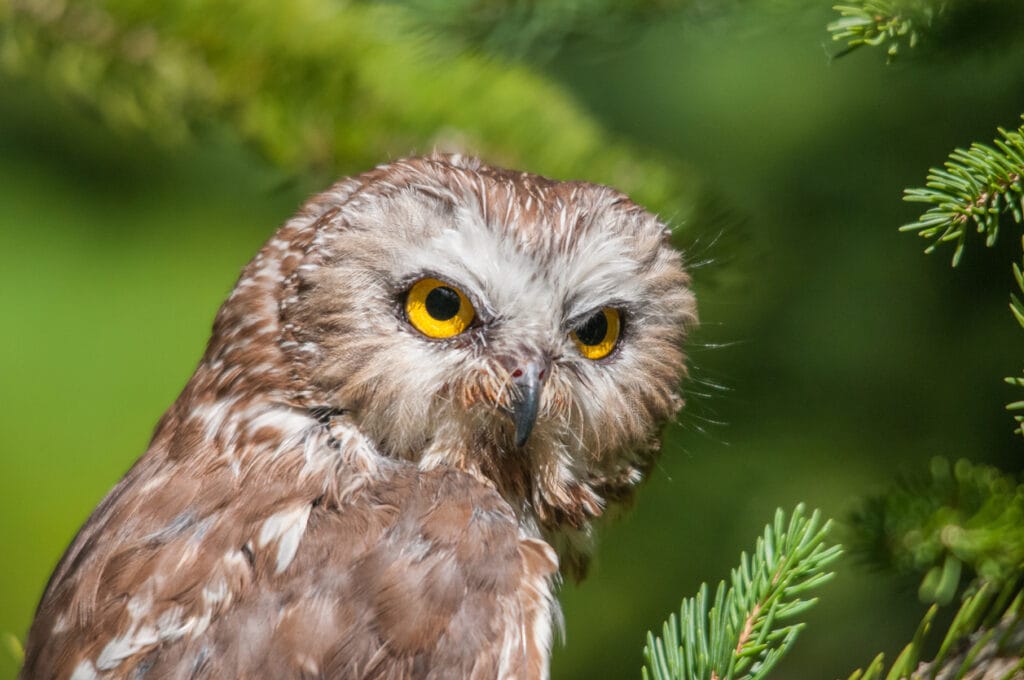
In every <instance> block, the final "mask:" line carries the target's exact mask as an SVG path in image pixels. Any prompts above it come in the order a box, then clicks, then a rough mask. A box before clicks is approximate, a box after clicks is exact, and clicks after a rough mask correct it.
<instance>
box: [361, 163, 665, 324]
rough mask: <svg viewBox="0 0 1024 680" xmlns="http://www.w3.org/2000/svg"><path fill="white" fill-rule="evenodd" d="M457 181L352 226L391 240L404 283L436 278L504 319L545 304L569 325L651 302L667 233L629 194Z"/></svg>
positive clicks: (384, 199) (388, 201)
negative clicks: (651, 273) (595, 312)
mask: <svg viewBox="0 0 1024 680" xmlns="http://www.w3.org/2000/svg"><path fill="white" fill-rule="evenodd" d="M457 180H458V181H451V178H448V181H447V182H430V183H427V182H415V183H410V184H409V185H407V186H405V187H403V188H401V189H399V190H397V191H393V192H389V193H388V194H387V195H382V196H378V197H376V198H375V199H371V200H370V201H367V202H366V203H364V204H363V208H362V211H361V212H362V214H361V215H359V216H356V217H355V220H354V221H355V222H357V223H361V224H362V226H364V227H366V228H367V229H369V230H371V231H373V232H374V233H375V234H376V235H377V236H378V237H381V236H385V235H386V238H387V240H388V241H389V242H390V243H389V245H388V247H387V252H388V253H390V255H391V256H390V258H388V259H389V262H390V264H391V273H392V274H393V276H394V277H395V278H396V279H399V280H403V279H405V280H409V279H413V278H415V277H417V276H420V275H424V274H429V275H432V276H437V277H439V278H442V279H446V280H449V281H451V282H452V283H456V284H458V285H460V286H462V287H465V288H468V289H470V291H471V292H474V293H476V294H477V295H478V296H479V297H480V298H482V299H481V302H483V303H485V304H488V305H493V306H494V307H496V308H497V309H496V310H495V311H496V312H508V311H511V310H513V309H514V308H516V307H523V308H524V309H526V308H530V309H534V310H535V309H536V308H537V306H538V304H543V305H544V306H545V307H551V308H558V309H559V310H560V312H561V313H563V314H565V315H567V316H571V315H573V314H582V313H585V312H587V311H590V310H592V309H593V308H594V307H598V306H601V305H605V304H609V303H611V302H617V303H629V302H630V301H631V300H633V299H636V300H640V299H642V297H643V296H644V293H645V289H646V284H645V281H644V273H645V271H646V269H647V268H648V267H649V266H650V263H651V262H652V261H653V260H655V259H656V258H657V256H658V254H659V253H660V252H661V251H662V250H663V249H664V248H665V245H664V238H663V237H664V233H663V232H664V229H663V227H662V225H660V224H659V223H658V222H657V220H656V219H655V218H654V217H653V216H652V215H650V214H649V213H647V212H645V211H643V210H642V209H640V208H639V207H637V206H636V205H635V204H633V203H631V202H630V201H629V200H628V199H627V198H626V197H624V196H623V195H622V194H619V193H618V192H615V191H613V190H611V189H608V188H606V187H601V186H597V185H591V184H584V183H570V182H554V181H551V180H546V179H544V178H539V177H536V176H532V175H523V174H521V173H504V174H499V175H496V176H491V175H487V174H480V173H476V174H466V175H462V176H459V177H457ZM468 292H469V291H468Z"/></svg>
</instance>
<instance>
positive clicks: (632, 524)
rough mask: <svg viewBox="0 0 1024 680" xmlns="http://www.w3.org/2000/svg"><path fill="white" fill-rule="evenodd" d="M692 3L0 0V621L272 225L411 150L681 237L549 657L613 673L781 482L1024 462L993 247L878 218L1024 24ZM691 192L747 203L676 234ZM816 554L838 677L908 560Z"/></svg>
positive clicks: (884, 626)
mask: <svg viewBox="0 0 1024 680" xmlns="http://www.w3.org/2000/svg"><path fill="white" fill-rule="evenodd" d="M420 4H423V3H420ZM486 4H487V3H481V4H480V6H484V5H486ZM497 4H498V6H499V7H500V6H504V5H503V3H497ZM643 4H644V3H641V5H643ZM714 4H715V3H701V2H696V1H695V2H692V3H680V4H678V5H674V4H672V3H666V4H665V9H664V11H661V10H658V11H655V12H653V13H651V14H637V15H631V16H630V17H628V22H629V24H630V31H629V33H627V34H626V35H627V38H626V39H625V40H607V39H605V38H604V37H602V36H600V35H597V36H593V31H591V30H589V29H587V30H584V29H579V30H577V29H574V30H572V31H569V33H568V34H571V36H572V38H571V39H568V40H561V39H560V38H558V36H559V35H561V34H559V33H556V34H552V33H545V32H541V33H540V34H539V35H540V36H541V37H540V38H537V39H534V40H532V41H530V40H524V41H521V42H519V43H515V41H513V42H514V43H515V44H519V45H522V46H525V47H522V48H521V49H518V48H517V49H512V50H504V49H491V48H490V47H488V44H487V43H481V42H477V43H474V42H473V40H472V39H467V38H466V37H464V36H459V35H449V34H448V33H445V32H444V30H447V29H442V28H438V27H437V26H438V25H440V24H433V25H432V24H430V23H429V22H424V21H423V15H422V14H417V11H418V10H415V9H414V8H412V9H411V8H409V7H407V6H406V3H400V2H394V3H391V4H385V5H381V4H375V3H353V2H341V1H336V2H334V1H329V0H321V1H315V0H301V1H300V2H297V3H270V2H255V3H243V2H241V1H240V0H239V1H237V2H230V1H229V0H206V1H204V2H200V1H199V0H169V1H168V2H160V3H150V2H142V1H140V0H135V1H132V0H109V1H108V2H105V3H100V2H94V1H92V0H76V1H75V2H63V1H62V0H0V69H2V72H3V75H0V311H2V317H0V318H3V322H2V324H3V325H2V330H3V332H2V333H0V376H2V378H0V404H3V406H4V408H2V409H0V554H2V555H4V558H5V559H4V560H3V571H2V572H0V631H13V632H15V633H17V634H19V635H22V634H23V633H24V631H25V630H26V628H27V625H28V622H29V620H30V617H31V614H32V610H33V608H34V606H35V603H36V601H37V599H38V597H39V595H40V593H41V591H42V588H43V586H44V584H45V582H46V578H47V576H48V574H49V572H50V570H51V569H52V567H53V565H54V564H55V562H56V560H57V559H58V557H59V556H60V554H61V552H62V551H63V549H64V547H65V546H66V545H67V542H68V541H69V540H70V538H71V536H72V535H73V533H74V531H75V530H76V529H77V527H78V526H79V525H80V524H81V522H82V521H83V520H84V519H85V517H86V516H87V514H88V513H89V512H90V511H91V509H92V508H93V507H94V506H95V504H96V503H97V502H98V501H99V500H100V498H102V496H103V495H104V494H105V493H106V491H107V490H108V489H109V488H110V487H111V486H112V485H113V483H114V482H115V481H116V480H117V478H118V477H119V475H120V474H122V473H123V472H124V470H126V469H127V467H128V466H129V465H130V464H131V462H132V461H133V460H134V459H135V457H137V456H138V455H139V453H141V451H142V450H143V449H144V448H145V445H146V441H147V439H148V435H149V432H150V431H151V429H152V427H153V424H154V423H155V422H156V420H157V418H158V417H159V416H160V414H161V413H162V412H163V410H164V409H165V408H166V407H167V406H168V405H169V404H170V403H171V402H172V401H173V400H174V398H175V397H176V396H177V392H178V390H180V388H181V387H182V386H183V385H184V382H185V380H186V379H187V377H188V376H189V375H190V373H191V371H192V368H193V367H194V365H195V363H196V361H198V358H199V356H200V354H201V352H202V348H203V346H204V343H205V340H206V337H207V335H208V333H209V327H210V324H211V321H212V318H213V315H214V313H215V311H216V308H217V305H218V304H219V303H220V302H221V301H222V300H223V298H224V297H225V296H226V294H227V292H228V291H229V290H230V288H231V285H232V283H233V281H234V278H235V277H236V276H237V272H238V271H239V269H240V268H241V267H242V266H243V265H244V263H245V262H246V261H247V260H248V258H249V257H251V255H252V254H253V253H254V252H255V251H256V249H257V248H258V247H259V245H260V243H262V241H263V240H264V239H265V238H266V237H267V236H268V235H269V234H270V233H271V232H272V231H273V229H274V228H275V226H276V225H278V224H280V223H281V222H282V221H283V220H284V219H286V218H287V217H288V216H289V215H290V214H291V213H292V212H293V211H294V209H295V208H296V207H297V206H298V205H299V203H300V202H301V201H302V200H303V198H304V196H305V195H307V194H308V193H309V192H310V191H313V190H316V189H320V188H322V187H323V186H325V185H326V183H327V182H328V181H330V179H331V178H332V176H333V175H334V174H336V173H344V172H351V171H356V170H362V169H365V168H368V167H370V166H371V165H374V164H376V163H378V162H380V161H383V160H387V159H388V158H391V157H395V156H398V155H405V154H408V153H415V152H425V151H429V150H430V149H431V148H434V147H435V146H440V147H456V148H463V149H467V150H472V151H476V152H478V153H480V154H481V155H483V156H485V157H486V158H488V159H489V160H492V161H494V162H498V163H507V164H509V165H513V166H521V167H524V168H528V169H530V170H534V171H538V172H544V173H548V174H551V175H554V176H558V177H565V178H568V177H578V178H585V179H591V180H596V181H604V182H608V183H610V184H614V185H616V186H619V187H620V188H622V189H625V190H627V191H630V192H631V193H633V194H634V195H636V196H637V197H638V198H639V199H640V200H642V201H644V202H646V203H647V204H648V205H650V206H652V207H654V208H655V209H657V210H659V211H661V214H662V215H663V216H664V217H665V218H666V219H667V220H669V221H670V222H672V223H673V224H674V225H677V226H679V225H681V226H682V228H681V229H680V230H679V231H680V233H681V234H682V235H683V239H682V241H683V242H684V243H686V244H687V245H688V248H687V250H688V255H687V256H688V259H689V260H690V261H692V262H693V263H695V264H701V265H702V266H700V267H697V268H696V269H695V277H696V286H697V292H698V298H699V300H700V311H701V317H702V321H703V328H702V329H701V330H700V332H699V334H698V336H697V337H695V338H694V340H693V343H692V346H691V355H692V365H693V372H694V378H693V380H692V381H691V383H690V384H689V386H688V388H687V394H688V407H687V409H686V410H685V411H684V414H683V416H682V418H681V423H680V426H678V427H674V428H672V429H671V430H670V431H669V432H668V433H667V436H666V444H665V447H664V454H663V458H662V460H661V462H660V464H659V466H658V467H657V468H656V470H655V472H654V474H653V477H652V479H651V481H650V482H649V483H648V485H647V488H646V489H644V490H643V491H642V492H641V494H640V497H639V500H638V502H637V505H636V507H635V508H634V509H633V510H632V511H631V512H630V513H629V514H628V515H626V516H625V517H622V518H619V520H618V521H615V522H611V523H609V524H608V526H607V527H605V528H604V529H603V531H602V536H601V543H602V545H601V548H600V551H599V555H598V562H597V564H596V565H595V569H594V570H593V571H592V573H591V575H590V577H589V578H588V579H587V581H585V582H584V583H583V584H581V585H579V586H574V585H567V586H566V587H565V588H564V590H563V596H562V601H563V604H564V607H565V612H566V630H567V640H566V644H565V645H564V646H562V645H559V646H556V650H555V656H554V673H553V675H554V677H556V678H575V677H579V678H584V677H636V675H637V672H638V669H639V667H640V665H641V663H642V659H641V655H640V652H641V648H642V646H643V633H644V631H646V630H652V629H658V628H659V627H660V625H661V622H662V620H663V618H664V616H665V615H666V614H667V613H668V612H669V611H670V610H672V609H674V608H675V605H676V603H677V602H678V601H679V599H680V596H681V595H683V594H685V593H689V592H694V591H696V590H697V587H698V586H699V584H700V583H701V582H702V581H709V580H717V579H718V578H720V577H721V576H722V575H723V574H725V573H727V572H728V570H729V568H730V567H731V566H732V560H733V556H734V555H735V554H736V552H737V551H738V550H739V549H741V548H742V547H744V546H745V545H746V543H747V541H748V538H749V537H750V536H752V535H755V534H756V533H757V532H758V530H759V529H760V527H761V526H762V525H763V523H764V521H765V519H766V518H768V517H770V516H771V513H772V512H773V510H774V509H775V508H776V507H777V506H786V507H791V506H792V505H793V504H794V503H795V502H796V501H806V502H807V503H808V504H810V505H813V506H816V507H819V508H821V509H822V511H823V513H824V514H826V515H829V516H835V517H841V516H845V514H846V513H847V512H848V511H849V510H850V509H851V508H852V507H854V506H855V504H856V499H857V498H858V497H859V496H861V495H863V494H865V493H868V492H871V491H877V490H879V489H883V488H886V486H887V481H888V480H889V479H890V478H892V477H893V476H895V475H896V474H897V471H898V470H900V469H909V470H911V471H913V470H919V469H921V467H922V466H923V465H926V463H927V461H928V460H930V459H931V458H932V457H933V456H934V455H936V454H940V455H947V456H951V457H959V456H961V455H970V457H971V458H972V459H973V460H975V461H980V462H986V463H991V464H995V465H998V466H999V467H1001V468H1003V469H1005V470H1009V471H1011V472H1016V471H1019V470H1020V468H1021V461H1020V457H1019V442H1018V440H1017V439H1016V438H1015V437H1014V436H1013V435H1012V433H1011V432H1010V429H1011V428H1010V427H1008V426H1007V423H1006V422H1005V416H1004V415H1003V413H1002V405H1003V404H1004V403H1006V402H1008V401H1011V400H1012V399H1015V398H1016V397H1015V396H1014V394H1013V392H1014V390H1013V388H1012V387H1010V386H1007V385H1004V384H1002V383H1000V382H998V377H999V376H1002V375H1007V374H1010V373H1013V372H1015V371H1016V370H1017V369H1019V362H1020V358H1019V346H1020V343H1019V337H1018V335H1017V333H1019V329H1017V328H1015V324H1014V323H1013V321H1012V319H1010V318H1009V316H1008V315H1007V314H1006V308H1005V300H1006V297H1005V296H1006V290H1007V288H1008V286H1012V283H1013V282H1012V278H1011V277H1010V274H1009V271H1010V267H1009V263H1011V262H1015V261H1017V259H1019V251H1018V250H1017V247H1018V244H1017V243H1015V239H1002V240H1001V241H1000V242H999V243H996V244H995V245H994V247H993V248H992V249H990V250H985V249H976V250H973V251H970V252H969V253H968V255H966V256H965V257H964V258H963V260H962V262H961V265H960V267H959V268H958V269H957V270H955V271H950V270H949V268H948V266H947V264H946V263H945V262H944V261H940V260H939V259H936V258H931V259H930V258H923V257H921V256H920V254H919V252H918V250H917V248H916V247H915V244H914V243H913V242H912V241H908V240H907V238H906V237H905V236H901V235H899V234H898V233H896V231H895V227H896V226H897V225H899V224H903V223H906V222H908V221H909V220H912V219H913V218H914V214H913V212H912V208H913V207H912V206H908V205H905V204H903V203H902V202H901V201H900V200H899V199H900V190H901V189H902V188H903V187H905V186H917V185H919V184H921V182H922V178H923V177H924V175H925V171H926V168H928V167H932V166H935V165H938V164H940V163H941V162H942V160H943V159H944V157H945V155H946V154H947V153H948V151H949V149H951V148H954V147H956V146H965V145H967V144H969V143H970V142H971V141H973V140H978V139H990V138H991V137H992V131H993V130H995V129H997V128H998V127H999V126H1004V127H1005V126H1009V125H1013V124H1016V121H1018V120H1019V118H1018V116H1019V114H1020V113H1021V110H1022V108H1024V102H1022V100H1021V98H1020V95H1019V93H1020V92H1022V91H1024V69H1021V68H1020V64H1021V63H1024V41H1022V40H1020V37H1021V33H1022V32H1024V21H1017V22H1014V21H1008V20H1006V17H1007V14H1006V13H1007V12H1011V14H1012V12H1013V11H1014V9H1013V6H1012V4H1008V3H999V2H995V1H994V0H989V2H986V3H978V4H979V5H986V6H989V7H999V8H1000V12H998V13H994V16H997V17H998V18H999V21H997V22H995V25H993V24H992V23H989V22H986V21H984V17H981V18H978V19H977V21H976V22H975V24H978V25H980V26H981V29H983V30H981V32H980V33H978V32H977V31H976V32H974V33H971V34H968V33H965V34H964V36H963V39H962V40H960V41H957V42H955V43H952V42H951V43H949V44H948V45H947V44H946V43H945V42H944V41H938V44H935V43H932V45H933V47H932V49H933V50H935V51H938V52H940V53H941V50H942V49H943V47H944V46H946V47H948V48H949V50H950V51H951V52H955V56H956V58H955V59H953V58H945V59H942V58H940V59H938V60H937V61H934V62H925V61H923V60H922V61H916V60H914V59H904V58H903V56H904V55H903V54H902V53H901V58H900V60H899V61H898V62H897V63H896V64H895V65H894V66H893V67H891V68H888V69H884V68H882V67H881V66H880V65H879V61H880V60H879V59H876V58H874V55H872V54H871V53H870V52H868V51H861V52H863V54H861V53H857V54H854V55H851V56H849V57H847V58H844V59H842V60H837V61H830V59H829V55H828V50H830V49H831V47H830V46H829V44H828V33H827V32H826V31H825V30H824V28H823V27H824V26H825V25H826V24H827V23H828V22H829V21H831V20H833V19H834V18H835V16H834V14H833V13H832V12H830V11H829V9H828V8H827V7H825V6H822V5H819V4H817V3H813V4H812V3H809V2H798V1H796V0H793V1H791V2H775V3H764V4H756V5H755V4H752V3H736V4H735V6H731V7H730V8H731V9H732V10H733V11H732V12H731V13H725V12H713V14H714V16H715V20H714V21H710V22H701V21H698V22H695V21H694V18H695V17H698V18H699V17H700V16H702V15H700V13H699V12H698V13H696V14H695V13H694V12H695V10H699V9H700V6H701V5H703V6H705V7H707V6H709V5H714ZM968 4H970V3H968ZM474 6H476V5H474ZM595 6H597V7H598V8H599V9H600V7H603V6H604V4H602V3H596V5H595ZM638 6H640V5H638ZM581 11H583V10H581ZM1017 11H1019V10H1017ZM583 12H584V13H583V14H578V15H573V16H580V17H586V16H590V15H587V14H586V13H585V11H583ZM595 16H597V17H598V18H599V19H600V15H599V14H598V15H595ZM605 18H606V19H607V20H608V21H610V22H611V23H610V24H609V25H610V26H615V25H616V24H615V22H616V21H618V19H617V18H615V17H614V15H613V16H611V17H609V16H608V15H605ZM574 21H576V20H574ZM579 22H583V23H579ZM579 22H577V23H576V24H575V25H576V26H583V27H584V28H585V26H586V25H599V26H601V27H602V29H603V27H604V24H600V23H599V22H591V21H590V20H589V19H586V20H584V18H581V19H580V20H579ZM588 22H590V23H589V24H588ZM972 25H974V24H972ZM613 32H614V31H613ZM488 35H489V33H488ZM971 35H975V36H977V35H982V36H985V38H984V39H978V38H974V39H972V38H971ZM993 36H994V37H993ZM549 39H550V40H556V39H557V40H558V41H559V42H558V49H557V51H554V52H552V51H550V50H547V49H545V47H544V43H545V41H547V40H549ZM466 44H469V45H475V46H474V49H471V50H468V51H467V50H463V48H462V46H463V45H466ZM481 45H483V46H482V47H481ZM823 45H824V46H825V49H823ZM534 54H537V55H538V57H539V58H537V59H532V58H531V57H532V56H533V55H534ZM520 56H521V57H523V59H518V58H513V57H520ZM712 195H713V196H714V197H715V198H716V201H717V203H715V204H716V205H721V204H722V202H724V204H725V205H727V206H728V208H729V211H730V212H731V213H733V214H736V213H738V214H739V215H741V216H742V217H743V218H744V221H745V222H746V227H745V228H744V229H743V230H737V229H734V228H733V227H732V226H731V223H732V220H731V219H727V220H724V221H715V227H714V229H713V230H711V232H710V233H705V232H704V231H703V230H701V229H699V228H696V227H700V224H699V223H698V222H699V215H700V214H701V212H702V211H700V210H696V209H695V207H694V206H696V205H697V204H698V203H699V202H700V201H706V200H707V197H708V196H712ZM691 230H692V231H691ZM720 231H721V232H723V235H722V237H721V238H716V236H717V234H718V232H720ZM711 275H714V278H715V280H716V282H715V285H711V278H712V276H711ZM836 569H837V572H838V575H837V578H836V579H835V581H834V582H833V583H832V584H830V585H829V586H828V588H827V590H826V591H824V592H823V596H824V597H823V601H822V602H821V603H820V605H819V606H818V607H817V608H816V609H815V610H813V611H811V612H810V613H809V614H808V628H807V630H806V631H805V632H804V633H803V635H802V639H801V644H799V645H797V646H796V647H795V648H794V650H793V652H792V653H791V654H790V655H789V656H788V657H787V659H786V660H785V667H784V668H785V672H786V675H787V676H788V677H806V678H820V677H823V676H832V677H839V676H843V677H845V675H846V674H848V672H849V670H850V669H852V668H855V667H856V666H857V665H858V664H860V663H862V660H863V659H865V658H870V657H871V656H872V655H873V654H874V653H875V652H877V651H878V650H885V651H887V652H889V653H890V655H891V654H892V653H893V652H896V651H897V650H898V649H899V648H900V646H901V645H902V643H903V642H905V641H906V640H907V639H908V638H909V637H910V636H911V635H912V634H913V631H914V629H915V626H916V625H917V622H918V621H919V619H920V617H921V613H922V607H921V605H920V604H919V603H918V602H917V599H916V596H915V588H904V587H901V586H899V585H898V584H895V583H893V582H891V581H889V580H886V579H884V578H880V577H879V576H878V575H877V574H869V573H865V572H863V571H860V570H858V569H857V568H856V567H855V566H854V565H853V564H850V563H849V562H845V563H842V564H840V565H837V566H836ZM13 673H14V662H13V661H11V660H10V659H7V658H5V657H4V655H2V654H0V676H2V677H10V676H13Z"/></svg>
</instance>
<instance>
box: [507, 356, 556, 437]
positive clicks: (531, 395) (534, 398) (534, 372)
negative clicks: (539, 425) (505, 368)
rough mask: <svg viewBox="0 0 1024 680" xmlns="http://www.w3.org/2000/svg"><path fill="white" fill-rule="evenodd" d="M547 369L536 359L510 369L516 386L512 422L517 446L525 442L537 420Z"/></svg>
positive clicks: (543, 363)
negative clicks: (514, 427)
mask: <svg viewBox="0 0 1024 680" xmlns="http://www.w3.org/2000/svg"><path fill="white" fill-rule="evenodd" d="M547 371H548V367H547V364H546V363H545V362H542V361H537V360H533V361H526V362H523V363H522V364H520V365H519V366H517V367H516V368H515V370H513V371H512V385H513V386H515V388H516V391H515V394H514V395H513V397H512V422H513V423H514V424H515V426H516V446H518V447H522V446H523V445H524V444H526V440H527V439H529V438H530V433H531V432H532V431H533V424H534V423H535V422H537V409H538V408H539V407H540V392H541V389H542V388H543V387H544V379H545V378H547Z"/></svg>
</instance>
